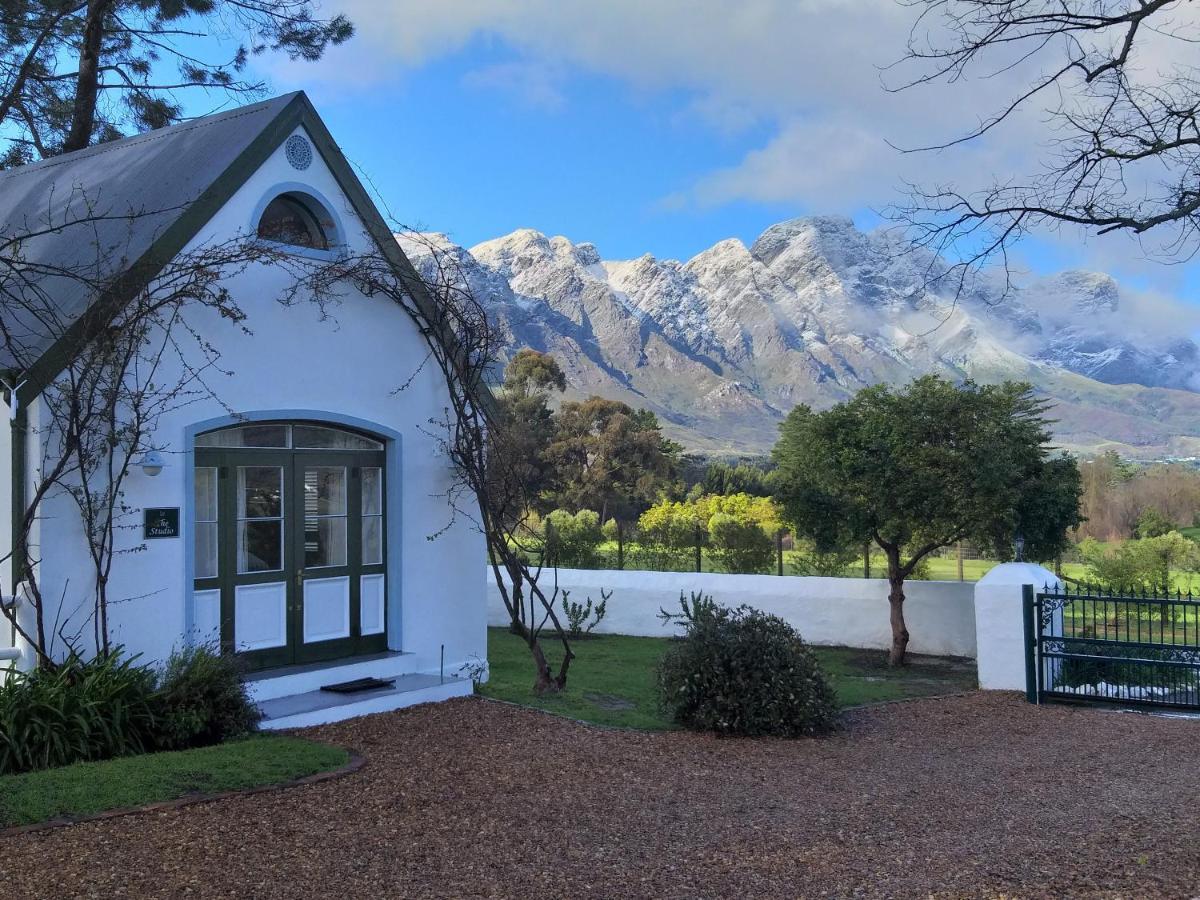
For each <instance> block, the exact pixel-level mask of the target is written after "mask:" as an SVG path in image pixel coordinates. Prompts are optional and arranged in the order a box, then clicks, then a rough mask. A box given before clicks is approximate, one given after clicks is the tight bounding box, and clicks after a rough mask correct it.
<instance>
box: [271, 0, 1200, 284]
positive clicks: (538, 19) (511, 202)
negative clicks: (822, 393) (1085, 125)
mask: <svg viewBox="0 0 1200 900" xmlns="http://www.w3.org/2000/svg"><path fill="white" fill-rule="evenodd" d="M324 6H325V8H326V9H341V10H344V11H346V12H347V13H348V14H349V15H350V16H351V18H352V19H354V20H355V21H356V22H357V24H358V25H359V29H360V32H359V35H358V36H357V37H356V38H355V39H354V40H353V41H352V42H351V43H350V44H349V45H347V46H345V47H342V48H337V49H336V50H334V51H333V52H331V53H330V54H328V55H327V57H326V58H325V59H324V60H322V61H321V62H319V63H317V64H307V63H288V62H285V61H279V60H274V61H269V62H268V63H266V64H261V63H260V66H265V67H262V68H261V73H262V74H264V75H266V76H267V77H268V78H269V80H270V82H271V85H272V88H273V89H274V90H276V91H277V92H282V91H285V90H293V89H296V88H303V89H305V90H307V91H308V92H309V94H310V96H311V97H312V98H313V100H314V102H315V103H316V104H317V107H318V109H319V110H320V111H321V113H322V115H323V116H324V118H325V119H326V121H327V123H328V124H329V126H330V128H331V129H332V131H333V133H334V135H335V137H336V138H337V139H338V140H339V142H340V143H341V144H342V146H343V148H344V150H345V152H346V153H347V155H348V156H349V157H350V158H351V159H352V161H353V162H354V163H356V164H357V165H358V166H359V167H360V168H361V171H362V172H363V173H364V174H365V175H366V176H367V177H369V179H370V181H371V182H372V183H373V185H374V187H375V188H376V190H377V192H378V194H379V196H380V197H381V199H382V200H383V201H384V202H385V203H386V205H387V206H388V207H389V209H390V211H391V213H392V214H393V215H394V216H395V217H396V218H398V219H399V220H401V221H403V222H405V223H406V224H409V225H414V226H417V227H422V228H427V229H431V230H437V231H444V232H447V233H449V234H450V235H451V236H452V237H453V238H454V239H455V240H456V241H457V242H459V243H461V244H464V245H468V246H469V245H471V244H474V243H477V242H479V241H481V240H485V239H488V238H491V237H496V236H499V235H502V234H506V233H508V232H510V231H512V230H514V229H516V228H522V227H529V228H536V229H538V230H539V231H543V232H546V233H549V234H565V235H566V236H568V237H569V238H571V239H572V240H575V241H591V242H593V243H595V244H596V245H597V247H598V248H599V250H600V253H601V255H602V256H604V257H606V258H611V259H619V258H627V257H632V256H638V255H641V254H642V253H646V252H649V253H652V254H654V255H655V256H658V257H660V258H670V257H674V258H680V259H686V258H688V257H690V256H692V255H694V254H696V253H698V252H700V251H701V250H703V249H705V248H706V247H708V246H710V245H712V244H713V243H715V242H716V241H718V240H722V239H724V238H728V237H738V238H741V239H742V240H743V241H746V242H747V243H749V242H750V241H752V240H753V239H754V238H755V237H756V236H757V235H758V234H759V233H760V232H761V231H762V230H763V229H764V228H766V227H767V226H769V225H770V224H772V223H774V222H777V221H780V220H782V219H786V218H788V217H792V216H798V215H807V214H812V213H836V214H843V215H850V216H852V217H853V218H854V219H855V220H856V221H857V222H859V224H860V225H863V226H868V227H870V226H873V225H875V224H877V223H878V221H879V219H878V216H877V215H876V214H875V213H874V212H873V210H877V209H883V208H885V207H886V206H887V205H888V204H889V203H891V202H894V201H895V200H897V199H898V198H899V196H900V194H899V190H900V188H901V185H902V183H903V181H904V180H905V179H908V180H913V181H919V182H923V183H929V182H931V181H932V180H943V179H944V180H950V181H953V182H955V183H956V184H959V185H964V184H969V183H970V182H971V180H972V179H977V178H980V177H982V176H986V177H988V178H990V177H991V176H992V175H993V174H995V173H1003V172H1005V171H1013V172H1018V171H1029V170H1030V169H1029V167H1030V166H1032V165H1035V164H1036V154H1037V151H1038V148H1039V147H1041V146H1042V145H1041V144H1040V143H1039V142H1040V141H1042V140H1044V137H1045V135H1044V134H1043V133H1040V132H1039V129H1040V128H1041V125H1040V122H1039V121H1038V117H1037V116H1035V115H1031V116H1026V117H1024V118H1023V119H1020V118H1019V119H1017V120H1015V121H1014V123H1013V124H1012V127H1010V128H1009V129H1008V130H1007V132H1006V133H1002V134H997V135H995V136H993V137H990V138H989V139H988V140H987V141H984V142H979V143H976V144H973V145H970V146H968V147H966V148H964V149H962V150H960V151H956V152H954V153H947V154H940V155H939V154H923V155H917V156H913V155H907V156H906V155H903V154H900V153H899V152H897V151H896V150H894V149H893V148H892V147H890V146H888V143H889V142H893V143H898V144H909V145H912V144H916V143H925V142H928V141H930V140H931V139H937V138H944V137H948V136H952V135H954V134H957V133H959V132H960V131H961V128H962V127H963V125H964V123H970V122H972V121H974V119H975V118H976V117H977V116H979V115H980V114H981V111H983V110H988V109H991V108H994V107H995V106H996V104H998V103H1000V102H1002V101H1003V100H1004V99H1006V98H1007V96H1008V95H1009V92H1010V91H1011V88H1012V86H1013V85H1012V84H1005V83H1003V82H1002V81H1000V80H996V79H989V80H986V81H981V82H976V83H971V84H966V85H957V86H954V87H946V86H940V87H936V88H929V89H926V90H924V91H921V92H903V93H901V94H892V93H889V92H887V91H886V90H884V89H883V87H882V86H881V77H882V76H881V71H880V66H882V65H884V64H886V63H888V62H891V61H893V60H895V59H896V58H897V57H898V56H899V55H900V54H901V53H902V52H903V49H904V41H905V36H906V34H907V30H908V27H909V25H910V24H911V15H912V13H911V10H906V9H904V8H903V7H902V6H900V5H899V4H898V3H896V2H895V0H787V2H785V0H743V2H742V3H740V4H738V5H736V6H733V7H731V6H729V5H728V4H725V3H718V2H715V0H655V2H654V3H653V4H646V3H644V2H640V0H606V2H605V3H604V4H595V3H589V4H583V3H580V2H575V0H453V2H446V3H440V4H428V3H426V2H422V0H389V2H388V3H386V4H380V3H378V2H377V0H325V3H324ZM1021 262H1022V264H1024V265H1026V266H1028V267H1029V268H1030V269H1031V270H1033V271H1036V272H1048V271H1054V270H1058V269H1062V268H1067V267H1083V268H1092V269H1102V270H1106V271H1110V272H1113V273H1114V274H1116V275H1117V276H1118V277H1119V278H1120V279H1121V280H1122V282H1123V284H1125V285H1126V286H1130V287H1135V288H1140V289H1145V290H1151V291H1155V292H1157V293H1165V294H1170V295H1174V296H1176V297H1183V298H1187V299H1189V300H1190V298H1191V297H1192V296H1195V295H1196V293H1197V288H1200V267H1198V266H1195V265H1190V264H1189V265H1184V266H1163V265H1160V264H1158V263H1154V262H1147V260H1146V259H1145V254H1144V252H1143V251H1142V250H1141V249H1140V248H1139V247H1138V246H1137V245H1136V244H1134V243H1133V242H1131V241H1129V240H1127V239H1106V240H1102V241H1100V240H1096V239H1088V240H1084V239H1083V237H1082V236H1079V235H1061V236H1052V235H1048V236H1046V237H1045V238H1044V239H1041V240H1035V241H1030V242H1028V243H1027V244H1026V245H1025V246H1024V247H1023V248H1022V259H1021Z"/></svg>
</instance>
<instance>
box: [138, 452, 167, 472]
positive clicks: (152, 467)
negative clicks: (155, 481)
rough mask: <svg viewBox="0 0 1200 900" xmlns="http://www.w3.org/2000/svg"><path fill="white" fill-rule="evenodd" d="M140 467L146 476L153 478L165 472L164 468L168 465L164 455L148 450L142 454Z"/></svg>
mask: <svg viewBox="0 0 1200 900" xmlns="http://www.w3.org/2000/svg"><path fill="white" fill-rule="evenodd" d="M139 465H140V466H141V467H142V471H143V472H144V473H145V474H147V475H149V476H150V477H151V478H153V477H154V476H155V475H157V474H158V473H159V472H161V471H162V470H163V466H165V465H166V463H165V462H164V461H163V457H162V454H161V453H159V452H158V451H157V450H147V451H146V452H145V453H143V454H142V459H141V462H140V463H139Z"/></svg>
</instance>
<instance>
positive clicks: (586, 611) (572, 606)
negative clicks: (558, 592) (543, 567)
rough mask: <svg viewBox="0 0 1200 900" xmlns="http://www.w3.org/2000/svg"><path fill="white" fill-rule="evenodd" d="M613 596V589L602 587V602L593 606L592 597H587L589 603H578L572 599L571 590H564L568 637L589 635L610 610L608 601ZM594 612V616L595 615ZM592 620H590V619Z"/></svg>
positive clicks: (564, 613)
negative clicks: (607, 589) (608, 589)
mask: <svg viewBox="0 0 1200 900" xmlns="http://www.w3.org/2000/svg"><path fill="white" fill-rule="evenodd" d="M610 597H612V591H606V590H604V588H601V589H600V602H599V603H597V604H596V605H595V607H594V608H593V606H592V598H591V597H588V598H587V603H586V604H584V603H576V602H575V601H574V600H572V599H571V592H570V591H563V592H562V608H563V615H564V616H565V617H566V619H567V637H569V638H570V639H571V640H573V641H577V640H579V639H580V638H585V637H588V636H589V635H590V634H591V632H592V629H593V628H595V627H596V626H597V625H599V624H600V622H601V621H602V620H603V619H604V614H605V613H606V612H608V601H609V598H610ZM593 612H594V614H595V615H594V617H593ZM589 619H590V620H591V621H588V620H589Z"/></svg>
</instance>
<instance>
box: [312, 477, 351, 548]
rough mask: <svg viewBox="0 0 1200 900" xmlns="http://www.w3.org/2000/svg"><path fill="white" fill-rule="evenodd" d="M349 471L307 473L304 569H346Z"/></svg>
mask: <svg viewBox="0 0 1200 900" xmlns="http://www.w3.org/2000/svg"><path fill="white" fill-rule="evenodd" d="M346 517H347V510H346V469H345V467H344V466H308V467H306V468H305V469H304V568H305V569H319V568H326V567H328V566H344V565H346Z"/></svg>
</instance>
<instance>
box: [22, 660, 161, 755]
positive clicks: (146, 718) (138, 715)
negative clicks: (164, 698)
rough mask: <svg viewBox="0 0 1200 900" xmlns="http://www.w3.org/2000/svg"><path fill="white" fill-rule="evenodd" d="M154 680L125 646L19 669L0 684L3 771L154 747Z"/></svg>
mask: <svg viewBox="0 0 1200 900" xmlns="http://www.w3.org/2000/svg"><path fill="white" fill-rule="evenodd" d="M154 681H155V676H154V670H153V669H152V668H150V667H149V666H140V665H137V662H136V657H128V656H126V655H125V654H124V653H123V652H122V651H121V650H119V649H118V650H114V651H113V652H111V653H108V654H105V655H101V656H97V657H95V658H94V659H90V660H86V661H85V660H84V659H82V658H81V657H79V656H76V655H74V654H72V655H71V656H69V657H68V658H67V659H66V660H65V661H63V662H62V663H59V664H57V665H56V666H54V667H53V668H41V669H36V670H34V671H33V672H29V673H20V672H15V673H13V674H12V675H10V676H9V678H8V680H7V681H5V682H4V683H3V684H2V685H0V774H8V773H13V772H27V771H31V770H33V769H48V768H51V767H54V766H65V765H69V764H70V763H74V762H80V761H84V760H98V759H109V758H111V757H114V756H126V755H128V754H132V753H143V752H145V751H147V750H151V749H153V748H154V746H155V744H156V732H157V725H158V719H157V715H156V712H155V704H154V703H153V701H152V695H153V692H154Z"/></svg>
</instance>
